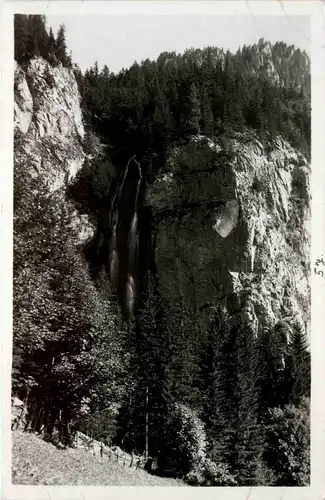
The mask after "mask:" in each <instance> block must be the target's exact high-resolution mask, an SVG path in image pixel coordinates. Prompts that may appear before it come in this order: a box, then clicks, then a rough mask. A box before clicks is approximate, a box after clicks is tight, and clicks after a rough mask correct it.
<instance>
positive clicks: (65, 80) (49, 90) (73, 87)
mask: <svg viewBox="0 0 325 500" xmlns="http://www.w3.org/2000/svg"><path fill="white" fill-rule="evenodd" d="M14 97H15V100H14V124H15V154H14V161H15V163H18V162H20V163H21V164H23V165H24V168H25V169H26V170H27V171H28V173H29V174H30V175H31V176H32V177H37V176H41V178H42V180H43V181H44V182H45V183H46V184H47V187H48V189H49V191H50V192H51V193H52V194H54V193H55V195H56V196H60V197H61V198H62V200H63V202H64V203H68V201H67V200H66V198H65V195H64V192H65V188H66V187H67V185H68V184H69V183H70V182H71V181H72V180H73V179H74V177H75V175H76V174H77V172H78V171H79V170H80V169H81V167H82V165H83V162H84V158H85V155H84V152H83V148H82V140H83V138H84V133H85V132H84V126H83V122H82V112H81V108H80V96H79V91H78V87H77V83H76V80H75V77H74V75H73V72H72V71H71V70H68V69H66V68H64V67H63V66H62V65H59V66H58V67H56V68H53V67H52V66H51V65H50V64H49V63H48V62H46V61H44V59H42V58H34V59H32V60H31V61H30V63H29V65H28V67H27V68H25V69H22V68H21V67H20V66H19V65H18V64H17V63H15V96H14ZM71 210H72V211H73V218H72V220H73V223H72V225H73V228H72V229H74V230H75V231H76V235H77V239H78V241H79V242H80V243H85V242H86V241H88V240H89V239H90V238H91V237H92V235H93V233H94V226H93V224H92V223H91V222H90V221H89V220H88V218H87V217H86V216H85V215H83V216H80V215H78V214H77V212H76V211H75V210H73V208H72V206H71Z"/></svg>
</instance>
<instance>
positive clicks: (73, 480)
mask: <svg viewBox="0 0 325 500" xmlns="http://www.w3.org/2000/svg"><path fill="white" fill-rule="evenodd" d="M12 470H13V476H12V482H13V484H29V485H36V484H42V485H66V486H68V485H75V486H76V485H92V486H96V485H97V486H98V485H103V486H186V485H185V484H184V483H182V482H181V481H177V480H175V479H169V478H168V479H167V478H160V477H156V476H152V475H150V474H148V473H147V472H145V471H144V470H141V469H134V468H130V467H124V466H123V465H121V464H118V463H116V462H112V461H110V460H108V459H107V458H106V459H104V458H103V459H100V458H99V457H94V456H93V455H91V454H90V453H87V452H85V451H83V450H80V449H72V448H71V449H68V450H58V449H57V448H56V447H55V446H53V445H51V444H49V443H46V442H45V441H43V440H42V439H41V438H39V437H38V436H36V435H34V434H26V433H23V432H21V431H14V432H13V433H12Z"/></svg>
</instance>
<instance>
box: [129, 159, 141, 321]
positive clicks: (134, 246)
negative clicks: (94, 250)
mask: <svg viewBox="0 0 325 500" xmlns="http://www.w3.org/2000/svg"><path fill="white" fill-rule="evenodd" d="M135 163H136V164H137V167H138V170H139V180H138V184H137V191H136V195H135V200H134V214H133V217H132V221H131V225H130V229H129V235H128V253H129V274H128V280H127V285H126V286H127V289H126V305H127V309H128V312H129V314H132V311H133V306H134V298H135V294H136V288H135V277H134V276H133V273H135V272H136V269H137V267H138V265H137V264H138V263H137V258H138V255H137V254H138V252H137V250H138V200H139V193H140V187H141V182H142V171H141V167H140V164H139V163H138V162H137V161H135Z"/></svg>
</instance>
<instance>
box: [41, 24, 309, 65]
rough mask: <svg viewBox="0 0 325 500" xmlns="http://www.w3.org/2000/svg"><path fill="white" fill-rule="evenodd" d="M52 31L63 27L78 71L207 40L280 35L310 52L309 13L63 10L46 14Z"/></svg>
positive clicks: (234, 43)
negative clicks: (75, 13) (93, 12)
mask: <svg viewBox="0 0 325 500" xmlns="http://www.w3.org/2000/svg"><path fill="white" fill-rule="evenodd" d="M47 22H48V26H52V28H53V30H54V32H56V31H57V29H58V27H59V25H60V24H64V25H65V27H66V40H67V45H68V49H69V50H71V51H72V57H73V61H74V62H76V63H78V64H79V66H80V67H81V69H82V70H83V71H84V70H85V69H86V68H88V67H90V66H91V65H93V64H94V62H95V61H97V62H98V65H99V67H100V68H101V67H102V66H103V65H104V64H107V66H108V67H109V69H110V71H113V72H117V71H119V70H121V69H122V68H123V67H124V68H127V67H129V66H130V65H131V64H132V63H133V62H134V61H137V62H139V63H140V62H141V61H142V60H144V59H146V58H149V59H156V58H157V56H158V55H159V54H160V53H161V52H165V51H175V52H177V53H178V52H183V51H184V50H185V49H187V48H191V47H194V48H203V47H206V46H208V45H213V46H217V47H220V48H224V49H230V50H231V51H236V50H237V49H238V48H239V47H240V46H243V45H244V44H245V45H250V44H253V43H256V42H257V41H258V40H259V38H264V39H265V40H268V41H270V42H276V41H284V42H286V43H287V44H290V45H291V44H293V45H295V46H296V47H297V48H298V47H299V48H300V49H302V50H306V51H307V52H308V53H310V47H309V45H310V42H309V38H310V18H309V17H306V16H290V17H289V16H284V15H277V16H276V15H274V16H270V15H268V16H249V15H241V16H239V15H237V16H236V15H231V16H226V15H224V16H220V15H219V16H217V15H210V16H207V15H201V16H193V15H192V16H191V15H187V16H186V15H136V16H128V15H101V16H99V15H87V16H86V15H85V16H82V15H79V16H73V15H70V16H69V15H63V16H51V17H49V16H48V17H47Z"/></svg>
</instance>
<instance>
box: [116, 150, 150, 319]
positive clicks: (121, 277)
mask: <svg viewBox="0 0 325 500" xmlns="http://www.w3.org/2000/svg"><path fill="white" fill-rule="evenodd" d="M141 185H142V171H141V166H140V163H139V162H137V161H136V160H135V157H132V158H131V159H130V160H129V162H128V164H127V166H126V168H125V171H124V173H123V178H122V182H121V184H120V185H119V186H118V187H117V190H116V194H115V196H114V197H113V200H112V213H111V221H112V222H111V225H112V234H111V238H110V242H109V278H110V284H111V288H112V291H113V292H117V293H118V295H119V296H120V298H121V299H122V302H123V305H124V308H125V311H126V314H127V315H128V316H131V315H132V312H133V309H134V301H135V296H136V290H137V278H138V250H139V235H138V210H139V194H140V189H141Z"/></svg>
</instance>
